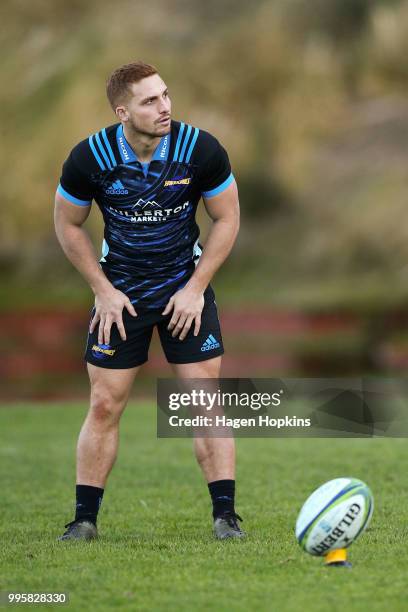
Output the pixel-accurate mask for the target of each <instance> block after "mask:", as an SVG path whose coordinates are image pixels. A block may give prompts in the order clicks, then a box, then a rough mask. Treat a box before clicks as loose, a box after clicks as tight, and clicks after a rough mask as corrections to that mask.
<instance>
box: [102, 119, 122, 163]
mask: <svg viewBox="0 0 408 612" xmlns="http://www.w3.org/2000/svg"><path fill="white" fill-rule="evenodd" d="M101 134H102V138H103V141H104V143H105V145H106V148H107V149H108V153H109V157H110V159H111V162H112V166H113V167H115V166H117V165H118V164H117V162H116V159H115V155H114V154H113V150H112V147H111V145H110V142H109V140H108V137H107V135H106V129H105V128H103V130H102V132H101Z"/></svg>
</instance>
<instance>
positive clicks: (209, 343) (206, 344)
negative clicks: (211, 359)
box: [201, 334, 221, 351]
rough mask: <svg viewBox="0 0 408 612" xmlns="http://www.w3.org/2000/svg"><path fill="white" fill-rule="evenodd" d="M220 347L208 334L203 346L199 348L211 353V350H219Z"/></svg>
mask: <svg viewBox="0 0 408 612" xmlns="http://www.w3.org/2000/svg"><path fill="white" fill-rule="evenodd" d="M220 346H221V345H220V343H219V342H217V340H216V339H215V338H214V336H213V335H212V334H210V335H209V336H208V338H207V340H206V341H205V342H204V344H203V346H202V347H201V350H202V351H211V350H212V349H216V348H219V347H220Z"/></svg>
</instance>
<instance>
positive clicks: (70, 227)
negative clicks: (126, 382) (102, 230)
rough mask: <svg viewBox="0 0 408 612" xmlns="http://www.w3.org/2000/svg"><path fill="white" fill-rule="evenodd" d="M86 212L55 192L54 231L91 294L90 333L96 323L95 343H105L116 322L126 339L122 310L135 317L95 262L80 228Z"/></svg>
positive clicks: (89, 244)
mask: <svg viewBox="0 0 408 612" xmlns="http://www.w3.org/2000/svg"><path fill="white" fill-rule="evenodd" d="M90 209H91V207H90V206H76V205H75V204H71V202H69V201H68V200H66V199H65V198H63V197H62V196H61V195H59V194H58V193H57V194H56V196H55V209H54V221H55V231H56V234H57V238H58V240H59V242H60V244H61V246H62V249H63V251H64V253H65V255H66V256H67V257H68V259H69V260H70V262H71V263H72V264H73V265H74V266H75V268H76V269H77V270H78V271H79V272H80V273H81V274H82V276H83V277H84V278H85V280H86V281H87V282H88V284H89V286H90V287H91V289H92V291H93V292H94V294H95V315H94V317H93V319H92V323H91V327H90V332H91V333H92V332H93V330H94V329H95V327H96V325H97V323H98V321H99V332H98V342H99V344H102V343H105V344H109V341H110V330H111V327H112V324H113V323H116V325H117V328H118V330H119V333H120V336H121V338H122V340H126V333H125V328H124V326H123V320H122V312H123V308H126V309H127V310H128V312H129V313H130V314H131V315H133V316H136V311H135V309H134V307H133V305H132V304H131V302H130V300H129V298H128V297H127V296H126V295H125V294H124V293H122V292H121V291H118V290H117V289H115V288H114V286H113V285H112V284H111V283H110V282H109V280H108V279H107V278H106V276H105V274H104V273H103V271H102V269H101V267H100V265H99V263H98V259H97V257H96V254H95V250H94V248H93V244H92V242H91V239H90V237H89V235H88V233H87V232H86V230H85V229H84V228H83V227H82V226H83V224H84V223H85V221H86V219H87V218H88V216H89V212H90Z"/></svg>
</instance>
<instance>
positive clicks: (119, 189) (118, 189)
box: [105, 180, 129, 195]
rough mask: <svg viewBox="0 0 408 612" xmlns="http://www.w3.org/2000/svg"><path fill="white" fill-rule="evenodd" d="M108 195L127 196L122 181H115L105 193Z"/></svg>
mask: <svg viewBox="0 0 408 612" xmlns="http://www.w3.org/2000/svg"><path fill="white" fill-rule="evenodd" d="M105 193H107V194H108V195H127V194H128V193H129V191H128V190H127V189H125V186H124V185H123V183H122V181H119V180H118V181H115V182H114V183H112V185H111V186H110V187H109V189H107V190H106V191H105Z"/></svg>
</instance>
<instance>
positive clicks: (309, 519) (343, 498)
mask: <svg viewBox="0 0 408 612" xmlns="http://www.w3.org/2000/svg"><path fill="white" fill-rule="evenodd" d="M373 510H374V499H373V495H372V493H371V491H370V489H369V488H368V486H367V485H366V484H365V483H364V482H362V481H361V480H358V479H357V478H335V479H334V480H330V481H329V482H326V483H325V484H323V485H322V486H321V487H319V488H318V489H316V491H314V492H313V493H312V494H311V495H310V497H309V498H308V499H307V500H306V501H305V503H304V504H303V507H302V509H301V510H300V512H299V516H298V519H297V521H296V539H297V541H298V542H299V544H300V546H301V547H302V548H303V550H305V551H306V552H308V553H309V554H311V555H316V556H323V555H327V554H328V553H331V552H332V551H334V550H337V549H344V548H347V547H348V546H350V544H352V543H353V542H354V541H355V540H356V539H357V538H358V536H359V535H360V534H361V533H363V531H364V530H365V529H366V527H367V525H368V524H369V522H370V519H371V516H372V513H373Z"/></svg>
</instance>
